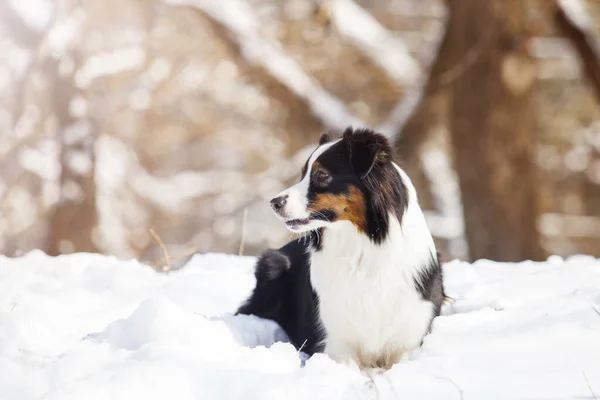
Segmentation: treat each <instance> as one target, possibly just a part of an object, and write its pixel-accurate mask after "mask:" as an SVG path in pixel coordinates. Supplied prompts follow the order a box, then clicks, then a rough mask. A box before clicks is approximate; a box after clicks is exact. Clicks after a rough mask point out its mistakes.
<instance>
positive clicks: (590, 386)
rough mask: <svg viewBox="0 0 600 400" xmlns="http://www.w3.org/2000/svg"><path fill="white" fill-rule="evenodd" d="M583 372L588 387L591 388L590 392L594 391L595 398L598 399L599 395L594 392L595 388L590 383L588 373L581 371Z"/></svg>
mask: <svg viewBox="0 0 600 400" xmlns="http://www.w3.org/2000/svg"><path fill="white" fill-rule="evenodd" d="M581 373H582V374H583V377H584V378H585V382H586V383H587V385H588V387H589V388H590V393H592V396H594V400H598V397H596V393H594V389H592V385H591V384H590V380H589V379H588V377H587V374H586V373H585V371H581Z"/></svg>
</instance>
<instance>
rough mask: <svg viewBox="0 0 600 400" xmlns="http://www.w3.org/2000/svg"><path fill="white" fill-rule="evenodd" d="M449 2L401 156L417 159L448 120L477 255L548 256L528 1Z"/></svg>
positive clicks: (405, 132)
mask: <svg viewBox="0 0 600 400" xmlns="http://www.w3.org/2000/svg"><path fill="white" fill-rule="evenodd" d="M448 5H449V11H450V15H449V20H448V23H447V27H446V33H445V36H444V38H443V40H442V43H441V46H440V49H439V54H438V56H437V59H436V60H435V61H434V63H433V65H432V67H431V70H430V74H429V81H428V83H427V85H426V86H425V89H424V91H423V97H422V99H421V102H420V104H419V105H418V106H417V108H416V109H415V112H414V113H413V115H412V116H411V117H410V118H409V120H408V121H407V123H406V124H405V125H404V126H403V128H402V131H401V132H400V138H399V140H398V142H397V145H396V149H397V150H396V151H397V154H399V155H400V158H401V159H404V160H408V162H409V163H410V162H411V160H414V158H415V156H416V155H417V154H418V153H419V150H420V147H421V146H422V144H423V143H424V142H425V140H426V138H427V136H428V134H429V132H430V131H431V130H432V128H433V127H434V126H435V125H437V124H440V123H443V122H444V121H443V119H447V123H448V129H449V130H450V136H451V142H452V147H453V153H454V163H455V167H456V170H457V173H458V176H459V182H460V189H461V197H462V201H463V204H464V218H465V230H466V237H467V241H468V245H469V250H470V257H471V258H472V259H479V258H489V259H493V260H501V261H519V260H524V259H539V258H540V257H542V251H541V247H540V244H539V234H538V231H537V228H536V218H537V216H538V208H537V204H536V203H537V192H536V190H537V189H536V166H535V164H534V150H535V144H536V135H535V132H536V129H535V128H536V121H535V112H534V111H533V110H532V98H533V97H532V93H533V87H534V83H535V78H536V77H535V64H534V61H533V59H532V57H531V56H530V54H529V51H528V49H527V40H528V39H529V35H528V31H527V30H526V28H525V19H526V17H525V12H526V5H524V4H523V2H521V1H520V0H508V1H505V0H494V1H485V2H481V1H478V0H460V1H451V2H448ZM492 77H493V78H492ZM444 110H446V111H447V114H445V113H444Z"/></svg>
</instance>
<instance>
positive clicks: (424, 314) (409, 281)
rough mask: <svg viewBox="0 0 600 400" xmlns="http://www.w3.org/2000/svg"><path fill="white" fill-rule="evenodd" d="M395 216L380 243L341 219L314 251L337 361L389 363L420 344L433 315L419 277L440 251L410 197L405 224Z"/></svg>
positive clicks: (315, 281) (316, 283)
mask: <svg viewBox="0 0 600 400" xmlns="http://www.w3.org/2000/svg"><path fill="white" fill-rule="evenodd" d="M411 189H412V188H411ZM411 194H412V195H414V192H413V193H411ZM412 200H416V199H412ZM415 206H416V209H415ZM390 220H391V222H390V229H389V234H388V237H387V238H386V240H385V241H384V242H383V243H381V244H378V245H376V244H374V243H373V242H372V241H370V240H369V238H368V237H366V236H365V235H364V234H362V233H360V232H358V231H357V229H356V228H355V226H354V225H352V224H351V223H349V222H340V223H336V224H335V225H334V226H331V227H329V228H327V229H326V230H325V231H324V233H323V238H322V240H323V247H322V249H321V250H320V251H318V252H314V253H313V254H312V258H311V282H312V285H313V287H314V288H315V290H316V291H317V293H318V295H319V313H320V317H321V322H322V324H323V328H324V329H325V332H326V340H325V353H327V354H329V355H330V356H331V357H332V358H333V359H334V360H336V361H338V362H351V361H354V362H356V363H357V364H358V365H359V366H360V367H361V368H377V367H383V368H389V367H391V365H393V364H394V363H396V362H398V361H399V359H400V358H401V357H402V355H403V354H404V353H405V352H407V351H410V350H412V349H414V348H416V347H418V346H419V345H420V344H421V341H422V339H423V336H424V335H425V334H426V332H427V329H428V327H429V324H430V321H431V319H432V317H433V312H434V306H433V304H432V303H431V302H429V301H424V300H423V299H422V298H421V296H420V294H419V292H418V291H417V289H416V288H415V283H414V279H415V276H418V273H419V272H420V271H422V269H423V268H426V267H427V266H428V261H429V260H430V257H432V255H435V247H434V244H433V240H432V239H431V235H430V233H429V230H428V229H427V226H426V224H425V220H424V217H423V215H422V213H421V210H420V208H419V207H418V205H416V204H415V202H412V204H410V203H409V207H408V210H407V212H406V213H405V215H404V218H403V221H402V226H400V224H399V223H398V221H397V219H396V218H395V217H393V216H392V215H390ZM406 229H410V235H404V234H403V232H404V231H405V230H406Z"/></svg>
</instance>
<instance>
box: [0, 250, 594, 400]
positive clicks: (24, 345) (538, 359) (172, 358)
mask: <svg viewBox="0 0 600 400" xmlns="http://www.w3.org/2000/svg"><path fill="white" fill-rule="evenodd" d="M254 261H255V259H254V258H252V257H237V256H229V255H219V254H206V255H196V256H194V257H193V258H192V260H191V261H190V262H189V263H188V264H187V266H186V267H185V268H183V269H181V270H179V271H175V272H172V273H170V274H168V275H165V274H160V273H156V272H154V271H153V270H152V269H151V268H149V267H147V266H144V265H141V264H139V263H138V262H137V261H119V260H117V259H115V258H111V257H106V256H101V255H91V254H74V255H69V256H61V257H58V258H51V257H48V256H46V255H44V254H43V253H41V252H38V251H35V252H32V253H29V254H27V255H25V256H23V257H22V258H16V259H8V258H4V257H0V320H1V321H2V324H0V398H1V399H3V400H13V399H15V400H16V399H18V400H27V399H42V398H43V399H50V400H54V399H61V400H62V399H81V398H92V399H132V398H144V399H146V400H151V399H164V398H167V397H172V398H177V399H181V400H187V399H281V398H286V399H306V398H312V399H334V398H343V399H375V398H379V399H400V398H419V399H439V398H443V399H449V400H450V399H459V398H461V397H462V398H465V399H482V398H485V399H525V398H527V399H567V398H573V399H575V398H581V399H584V398H588V399H592V398H593V395H592V391H594V392H595V393H599V392H600V362H599V361H598V360H600V313H599V312H598V311H597V310H598V309H599V307H598V305H600V260H597V259H594V258H591V257H584V256H577V257H571V258H569V259H567V260H563V259H561V258H560V257H556V256H554V257H551V258H550V259H549V260H548V261H547V262H545V263H531V262H526V263H521V264H500V263H494V262H490V261H479V262H477V263H475V264H473V265H471V264H467V263H464V262H459V261H454V262H451V263H448V264H446V265H445V274H446V275H445V281H446V286H447V292H448V294H449V295H450V296H452V297H453V298H454V299H455V300H456V301H455V302H454V303H453V304H452V305H450V306H447V307H446V309H445V310H444V315H443V316H441V317H439V318H437V319H436V320H435V323H434V326H433V333H432V334H431V335H429V336H428V337H427V338H426V339H425V342H424V345H423V347H422V349H419V350H416V351H414V352H413V353H411V354H410V355H408V356H407V357H406V359H405V360H404V361H403V362H401V363H400V364H398V365H396V366H395V367H394V368H392V369H391V370H390V371H388V372H387V373H385V374H383V375H378V376H375V377H374V378H373V381H371V380H370V379H369V378H366V377H364V376H363V375H361V374H360V373H358V372H357V371H356V370H354V369H353V368H352V367H348V366H344V365H339V364H336V363H335V362H333V361H332V360H331V359H329V358H328V357H327V356H325V355H315V356H313V357H312V358H310V359H309V360H307V361H306V363H305V365H304V364H303V362H302V360H301V358H303V357H301V355H299V354H298V352H297V351H296V350H295V349H294V348H293V347H292V346H291V345H290V344H288V343H285V334H284V333H283V332H282V331H281V330H280V329H279V328H278V327H277V325H276V324H275V323H273V322H271V321H266V320H260V319H258V318H255V317H249V316H237V317H235V316H232V315H231V312H233V311H234V310H235V309H236V308H237V307H238V305H239V304H240V302H242V301H243V300H244V298H245V297H246V296H247V295H248V294H249V292H250V291H251V289H252V287H253V285H254V278H253V264H254ZM594 307H596V309H597V310H595V309H594ZM586 379H587V380H588V381H589V383H590V386H591V388H590V387H588V384H587V383H586ZM376 393H378V395H377V394H376ZM377 396H378V397H377Z"/></svg>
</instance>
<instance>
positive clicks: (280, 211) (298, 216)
mask: <svg viewBox="0 0 600 400" xmlns="http://www.w3.org/2000/svg"><path fill="white" fill-rule="evenodd" d="M340 140H341V139H338V140H335V141H329V137H328V136H325V135H324V136H322V137H321V140H320V141H319V147H317V149H316V150H315V151H314V152H313V153H312V154H311V155H310V156H309V158H308V160H307V161H306V164H305V166H304V168H303V170H302V178H301V179H300V182H298V183H297V184H295V185H294V186H292V187H290V188H288V189H286V190H284V191H283V192H281V193H279V194H278V195H277V196H276V197H275V198H274V199H273V200H271V206H272V207H273V210H274V211H275V214H276V215H277V217H278V218H280V219H282V220H283V221H285V225H286V227H287V228H288V229H289V230H291V231H292V232H308V231H311V230H315V229H318V228H321V227H323V226H325V225H327V223H328V221H327V219H326V218H323V219H315V218H311V216H312V217H314V215H312V214H318V210H315V209H313V208H312V207H311V206H312V205H313V204H311V201H310V191H311V186H312V185H313V184H314V183H315V182H314V180H315V179H312V178H313V173H315V172H314V171H313V167H314V165H315V162H316V160H317V159H318V158H319V157H320V156H321V155H322V154H323V153H325V152H326V151H327V150H328V149H329V148H331V147H332V146H333V145H334V144H336V143H337V142H339V141H340ZM323 173H324V172H319V174H323ZM320 176H321V177H323V175H320ZM315 178H316V175H315ZM311 179H312V182H311ZM322 217H323V216H322Z"/></svg>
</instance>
